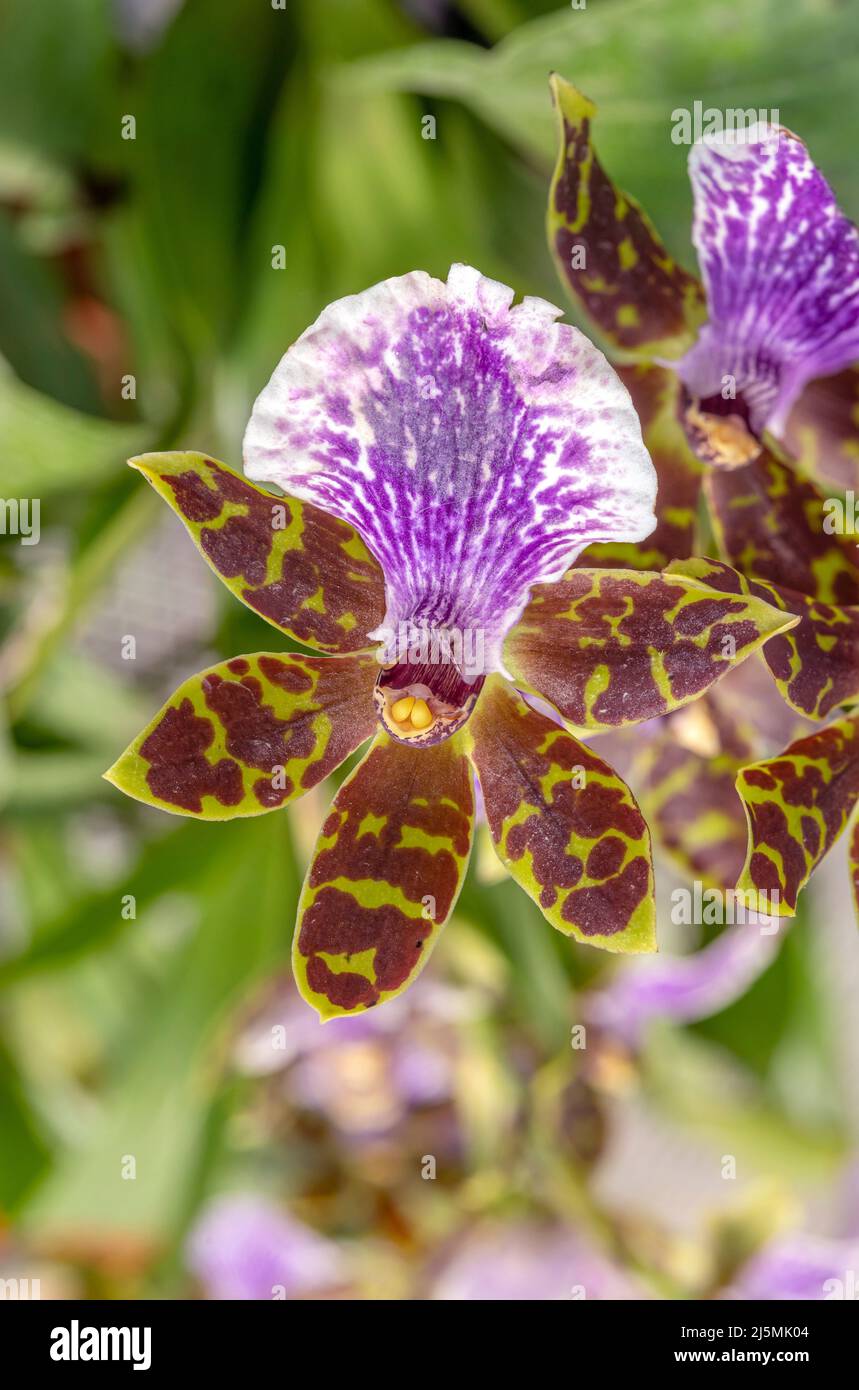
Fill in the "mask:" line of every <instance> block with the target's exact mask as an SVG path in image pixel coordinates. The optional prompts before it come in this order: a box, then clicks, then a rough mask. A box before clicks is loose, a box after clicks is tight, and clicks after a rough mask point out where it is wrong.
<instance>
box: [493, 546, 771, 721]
mask: <svg viewBox="0 0 859 1390" xmlns="http://www.w3.org/2000/svg"><path fill="white" fill-rule="evenodd" d="M688 563H694V562H688ZM673 568H674V567H673V566H672V568H671V571H670V572H668V573H666V574H648V573H634V572H632V571H628V570H599V569H597V570H585V569H581V570H580V569H575V570H571V571H570V573H569V574H568V575H567V576H566V578H565V579H563V580H562V581H561V582H560V583H557V584H551V585H545V586H541V587H540V588H539V589H537V590H535V592H534V595H533V597H532V599H531V602H530V603H529V605H528V607H527V608H526V610H525V612H524V613H523V615H522V619H521V621H520V622H519V623H518V624H517V626H516V627H515V628H514V630H513V632H512V633H511V634H510V636H509V638H508V639H507V643H506V645H505V648H504V659H505V661H506V663H507V665H508V667H509V669H510V671H511V672H512V674H513V677H514V679H515V680H516V681H517V683H519V684H520V685H523V686H525V687H526V688H528V689H529V690H532V691H533V692H535V693H536V694H539V695H542V696H544V697H545V699H547V700H549V701H550V702H551V703H552V704H553V705H554V706H555V708H556V709H557V710H558V711H559V712H560V714H562V715H563V717H564V719H566V720H568V721H569V722H570V723H571V724H573V725H575V726H576V727H577V728H590V729H598V728H605V727H616V726H617V725H622V724H637V723H640V722H641V721H643V720H645V719H653V718H654V717H655V716H657V715H660V714H667V713H668V712H669V711H670V710H673V709H677V708H679V706H681V705H684V704H687V703H688V702H689V701H690V700H694V699H695V698H696V697H697V696H698V695H700V694H701V693H702V692H703V691H704V690H706V689H707V688H708V687H709V686H711V685H712V684H713V682H714V681H716V680H718V679H719V678H720V676H723V675H726V674H727V673H728V672H729V671H730V670H732V669H733V668H735V667H736V663H737V662H738V661H742V660H744V659H745V658H746V657H747V656H749V655H750V654H751V653H752V652H754V651H756V650H757V649H758V647H760V646H761V644H762V643H763V642H765V641H766V640H767V638H769V637H771V636H772V635H773V634H774V633H776V632H780V631H782V630H783V629H784V628H786V627H789V626H790V625H791V624H792V623H794V622H795V621H796V619H795V618H794V617H793V616H792V615H785V614H784V613H782V612H780V611H778V610H777V609H776V608H774V607H772V606H771V605H770V604H768V603H766V602H763V601H761V600H759V599H756V598H754V597H753V596H752V595H750V594H745V595H743V594H741V592H740V584H739V576H737V581H738V583H737V592H736V593H735V595H734V596H733V597H727V596H726V595H725V594H720V593H719V592H718V591H717V590H715V589H714V588H712V587H710V586H709V585H708V584H707V583H706V582H699V581H698V580H697V579H695V578H693V577H691V576H690V577H687V576H686V575H685V574H676V575H675V574H674V572H673ZM681 568H682V564H681Z"/></svg>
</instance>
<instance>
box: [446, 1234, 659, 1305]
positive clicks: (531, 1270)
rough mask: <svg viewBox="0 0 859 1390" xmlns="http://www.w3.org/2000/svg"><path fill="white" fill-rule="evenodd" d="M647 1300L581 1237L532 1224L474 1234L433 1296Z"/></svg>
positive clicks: (448, 1299) (547, 1300)
mask: <svg viewBox="0 0 859 1390" xmlns="http://www.w3.org/2000/svg"><path fill="white" fill-rule="evenodd" d="M647 1296H648V1293H647V1290H646V1289H644V1288H643V1287H642V1286H641V1285H640V1284H638V1283H637V1282H636V1281H634V1280H633V1279H632V1277H631V1276H630V1275H629V1274H627V1272H626V1271H625V1270H623V1269H621V1268H620V1267H619V1266H618V1265H616V1264H614V1263H613V1262H612V1261H611V1260H610V1259H609V1258H608V1256H607V1255H604V1254H603V1253H602V1252H601V1251H599V1250H597V1249H596V1248H595V1247H594V1246H593V1245H591V1244H590V1242H589V1241H588V1240H587V1239H586V1238H585V1237H584V1236H581V1235H579V1233H578V1232H577V1231H573V1230H569V1229H567V1230H563V1229H562V1230H559V1229H557V1228H554V1229H551V1230H550V1229H547V1228H544V1227H541V1226H538V1225H537V1224H535V1223H529V1222H524V1223H519V1224H516V1225H513V1226H500V1225H498V1226H486V1227H481V1228H478V1229H477V1230H475V1231H473V1232H471V1233H470V1234H469V1235H468V1236H466V1237H465V1239H464V1240H463V1241H462V1243H461V1244H460V1245H459V1246H458V1248H456V1249H455V1250H454V1251H453V1254H452V1255H451V1257H450V1258H449V1259H448V1261H447V1262H446V1264H445V1265H444V1267H443V1268H442V1269H441V1270H440V1271H439V1273H438V1275H437V1276H436V1279H435V1281H434V1283H433V1286H432V1289H431V1291H430V1298H432V1299H434V1300H440V1301H445V1302H451V1301H456V1302H468V1303H472V1302H498V1301H503V1302H517V1301H520V1300H521V1301H527V1302H540V1303H544V1302H545V1303H551V1302H561V1301H563V1300H571V1299H582V1298H584V1299H640V1298H646V1297H647Z"/></svg>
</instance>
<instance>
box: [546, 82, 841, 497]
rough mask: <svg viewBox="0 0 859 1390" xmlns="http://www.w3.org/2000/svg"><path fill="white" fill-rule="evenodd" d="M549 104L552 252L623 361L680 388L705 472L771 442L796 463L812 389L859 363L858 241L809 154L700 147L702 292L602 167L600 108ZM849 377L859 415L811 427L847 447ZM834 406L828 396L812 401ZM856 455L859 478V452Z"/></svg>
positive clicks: (741, 139) (759, 130) (761, 144)
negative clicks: (661, 370) (654, 369)
mask: <svg viewBox="0 0 859 1390" xmlns="http://www.w3.org/2000/svg"><path fill="white" fill-rule="evenodd" d="M552 93H553V96H554V99H555V105H556V110H557V113H558V120H559V133H560V137H561V150H560V155H559V160H558V166H557V168H556V171H555V177H554V180H553V183H552V190H551V197H550V203H549V238H550V243H551V248H552V251H553V253H554V255H555V258H556V261H557V263H558V268H559V270H560V272H561V275H562V278H563V279H564V280H565V281H566V282H567V284H568V285H569V287H570V288H571V290H572V292H573V294H574V295H575V297H576V299H577V300H578V302H579V303H580V305H581V307H582V309H583V311H584V313H585V314H586V315H587V316H588V318H589V319H590V320H591V321H592V322H593V323H594V325H595V327H596V329H597V330H598V332H599V333H600V334H601V335H602V336H603V337H605V338H606V339H607V340H609V341H610V342H611V343H612V344H613V345H614V346H615V348H616V349H617V350H618V351H619V352H620V353H622V354H623V355H624V357H625V358H626V360H630V359H632V360H635V361H649V362H652V363H657V364H660V365H662V366H666V367H671V368H672V369H673V371H674V372H675V373H676V374H677V377H678V378H679V383H680V387H681V389H680V392H679V403H678V408H677V415H678V418H679V420H680V422H681V423H682V425H683V427H684V429H685V433H686V435H687V438H688V440H689V442H690V444H691V445H692V448H693V451H694V452H695V454H696V455H697V456H698V458H699V459H700V460H701V461H702V462H704V463H708V464H714V465H717V466H719V467H722V468H733V467H739V466H742V465H743V464H747V463H749V462H751V461H752V460H754V459H756V458H758V457H759V456H760V455H761V453H762V452H763V451H764V447H765V446H764V436H765V435H769V436H771V437H772V438H774V439H775V440H779V441H781V442H782V443H783V444H784V445H786V447H787V448H788V450H789V452H793V451H794V449H795V447H796V445H797V438H798V436H799V435H800V434H801V433H802V430H803V429H805V428H807V423H808V417H809V416H810V414H811V411H813V409H814V407H813V406H812V407H811V410H809V408H808V407H804V408H803V411H802V415H801V420H802V425H801V426H798V427H796V428H794V427H793V426H791V424H790V422H791V417H792V416H793V413H794V409H795V407H796V406H797V404H798V402H799V401H800V398H801V397H802V395H803V392H804V390H805V388H806V387H808V386H809V384H810V383H812V382H819V381H821V379H827V378H831V377H833V376H835V375H836V374H837V373H840V372H843V371H845V370H846V369H848V368H850V369H852V368H853V367H854V365H855V364H857V363H859V230H857V228H856V227H855V226H854V225H853V223H852V222H851V221H850V220H849V218H847V217H845V215H844V214H843V213H842V212H841V211H840V210H839V208H838V204H837V201H836V198H835V194H834V193H833V191H832V189H831V188H830V187H829V184H828V183H827V182H826V180H825V178H824V177H823V175H822V174H821V173H820V171H819V170H818V169H817V168H815V166H814V164H813V163H812V160H811V157H810V155H809V153H808V150H807V149H806V147H805V145H804V144H803V143H802V141H801V140H800V139H799V138H798V137H797V136H796V135H794V134H793V132H792V131H789V130H786V129H785V128H784V127H783V126H778V125H773V124H769V123H766V122H762V121H758V122H756V123H755V124H753V125H751V126H750V127H748V128H747V129H743V130H735V129H729V130H727V131H724V132H722V133H718V134H706V135H705V136H704V137H703V139H702V140H700V141H698V142H696V143H695V144H693V146H692V148H691V151H690V155H689V176H690V179H691V182H692V192H693V197H694V203H695V213H694V222H693V228H692V240H693V242H694V245H695V249H696V251H697V253H698V262H699V266H700V269H701V275H702V279H703V285H702V284H699V283H698V281H696V280H695V278H694V277H693V276H692V275H690V274H689V273H688V272H687V271H686V270H684V269H683V268H682V267H681V266H679V265H678V264H677V263H676V262H674V261H673V260H672V259H671V257H670V256H669V255H668V253H667V251H666V250H665V247H664V246H663V245H662V243H661V241H660V240H659V237H658V235H657V233H656V231H655V229H654V228H653V226H652V225H651V223H650V222H649V220H648V219H647V217H646V215H645V214H644V213H643V212H642V210H641V209H640V208H639V207H638V205H637V204H636V203H635V202H634V201H633V200H632V199H630V198H628V197H627V196H626V195H625V194H622V193H620V192H619V191H618V190H617V189H616V188H615V187H614V186H613V184H612V183H611V182H610V180H609V178H608V177H607V175H606V174H605V172H604V171H603V169H602V167H601V166H600V164H599V161H598V160H597V158H596V155H595V152H594V149H593V146H592V144H591V137H590V128H591V123H592V121H593V118H594V117H595V115H596V107H595V106H594V104H593V103H592V102H590V101H589V100H588V99H587V97H585V96H583V95H582V94H581V93H580V92H578V91H577V90H576V89H575V87H572V86H571V85H570V84H569V83H567V82H564V81H563V79H561V78H559V77H557V76H554V77H553V78H552ZM577 250H578V253H579V254H578V255H577V254H576V252H577ZM852 375H853V378H854V384H853V388H852V389H853V400H852V401H850V400H848V399H847V397H846V395H845V398H844V399H842V398H841V397H840V396H839V397H838V403H839V404H840V414H839V411H838V410H836V409H835V408H834V407H835V403H834V402H832V401H830V402H829V405H830V409H829V410H828V411H824V409H823V406H822V404H820V405H819V409H818V413H819V419H817V420H816V421H814V423H815V424H817V425H818V426H819V428H820V429H823V428H824V427H828V428H829V430H830V431H832V432H834V433H835V434H836V436H837V438H838V439H839V440H840V439H841V438H842V437H846V438H849V437H850V436H855V425H854V424H853V423H852V419H851V412H852V411H853V410H854V409H855V405H856V403H857V400H859V370H857V371H853V373H852ZM823 396H824V392H823V389H822V387H819V386H818V387H817V388H816V394H815V400H816V401H818V402H822V399H823ZM832 442H833V441H832V440H831V439H830V440H829V441H828V443H829V445H830V446H831V445H832ZM818 453H821V450H820V448H818ZM850 455H851V456H852V457H853V458H854V469H855V445H854V449H853V450H852V451H850ZM846 457H848V455H845V459H846ZM818 462H819V464H821V465H824V464H825V460H824V458H823V456H822V453H821V457H820V458H819V460H818ZM839 463H840V461H839ZM844 467H846V464H844ZM824 471H825V468H824ZM848 476H855V474H852V475H850V474H844V475H843V476H842V477H841V481H842V482H843V481H845V480H846V478H847V477H848Z"/></svg>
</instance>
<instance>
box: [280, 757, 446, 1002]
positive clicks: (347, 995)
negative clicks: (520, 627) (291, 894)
mask: <svg viewBox="0 0 859 1390" xmlns="http://www.w3.org/2000/svg"><path fill="white" fill-rule="evenodd" d="M473 817H474V792H473V777H472V773H471V768H470V767H469V763H468V759H467V757H466V756H465V753H464V752H463V751H462V748H461V746H460V745H459V742H458V739H457V738H456V737H454V738H452V739H450V740H448V742H446V743H442V744H438V745H437V746H435V747H433V748H410V747H408V746H404V745H403V744H400V743H396V742H394V741H393V740H390V739H389V738H388V737H387V735H386V734H383V733H380V734H379V735H378V737H377V739H376V742H375V743H374V744H373V746H372V747H371V749H370V751H369V752H368V753H367V755H366V757H365V758H364V760H363V762H362V763H360V764H359V766H358V767H357V768H356V770H355V771H354V772H353V773H352V775H351V776H350V777H349V778H347V780H346V781H345V782H344V783H343V785H342V787H341V788H340V790H339V792H338V793H337V796H336V797H335V799H334V803H333V805H332V807H331V811H330V813H329V815H328V818H327V820H326V822H325V824H324V826H323V827H322V833H321V835H320V837H319V840H318V842H317V845H316V849H315V852H314V856H313V861H312V863H311V865H310V868H309V870H308V874H307V878H306V879H305V883H304V889H303V891H302V894H301V900H300V902H299V906H298V924H297V927H296V931H295V938H294V943H293V966H294V970H295V978H296V980H297V982H298V987H299V989H300V990H301V993H302V994H303V995H304V997H305V999H307V1001H308V1002H309V1003H310V1004H312V1005H313V1007H314V1008H315V1009H316V1010H317V1011H318V1012H319V1014H320V1015H321V1017H322V1018H323V1019H328V1018H332V1017H334V1016H336V1015H337V1014H349V1013H356V1012H359V1011H361V1010H363V1009H369V1008H371V1007H372V1006H373V1005H374V1004H379V1003H383V1002H384V1001H385V1000H387V999H391V998H393V996H394V995H397V994H400V993H401V992H402V991H403V990H404V989H405V988H406V986H407V985H408V984H410V983H411V981H412V980H413V979H414V978H415V976H416V975H417V974H418V972H419V971H420V970H421V969H422V968H423V966H424V965H425V964H426V961H427V958H428V956H429V953H430V951H431V950H432V948H433V946H434V945H435V943H436V940H437V939H438V935H439V932H440V930H441V928H442V927H443V926H444V923H445V922H446V921H447V919H448V917H449V916H450V914H451V912H452V910H453V906H454V903H455V902H456V898H457V894H458V893H459V889H460V887H461V885H462V880H463V878H464V875H465V869H466V866H467V863H468V857H469V853H470V849H471V833H472V823H473Z"/></svg>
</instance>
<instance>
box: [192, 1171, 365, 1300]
mask: <svg viewBox="0 0 859 1390" xmlns="http://www.w3.org/2000/svg"><path fill="white" fill-rule="evenodd" d="M186 1260H187V1264H188V1268H189V1269H190V1270H191V1272H192V1273H193V1274H194V1275H195V1277H196V1278H197V1279H198V1280H199V1281H200V1284H201V1285H202V1287H203V1289H204V1291H205V1293H206V1296H207V1297H208V1298H211V1299H216V1300H228V1301H230V1300H236V1299H241V1300H255V1299H261V1300H265V1299H268V1300H271V1299H287V1300H291V1299H297V1298H311V1297H320V1296H321V1297H325V1296H330V1295H331V1294H332V1292H334V1291H337V1290H341V1289H342V1288H343V1286H345V1285H346V1284H347V1283H348V1275H347V1272H346V1265H345V1260H344V1258H343V1255H342V1252H341V1250H340V1248H339V1246H337V1245H335V1243H334V1242H333V1241H330V1240H327V1239H326V1238H325V1237H324V1236H321V1235H319V1234H318V1233H317V1232H316V1231H314V1230H313V1229H312V1228H311V1227H309V1226H305V1225H304V1224H303V1223H302V1222H300V1221H297V1220H296V1219H295V1217H293V1216H292V1215H291V1214H290V1213H289V1212H287V1211H284V1210H283V1209H282V1208H281V1207H280V1206H279V1205H278V1204H277V1203H275V1202H274V1201H271V1200H270V1199H268V1198H265V1197H259V1196H256V1195H254V1194H252V1193H249V1192H240V1193H228V1194H224V1195H222V1196H220V1197H217V1198H215V1199H214V1200H213V1201H211V1202H210V1203H209V1204H208V1205H207V1206H206V1207H205V1208H204V1209H203V1212H202V1214H201V1215H200V1217H199V1218H198V1220H197V1223H196V1225H195V1226H194V1228H193V1230H192V1231H191V1234H190V1236H189V1238H188V1243H187V1248H186Z"/></svg>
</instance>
